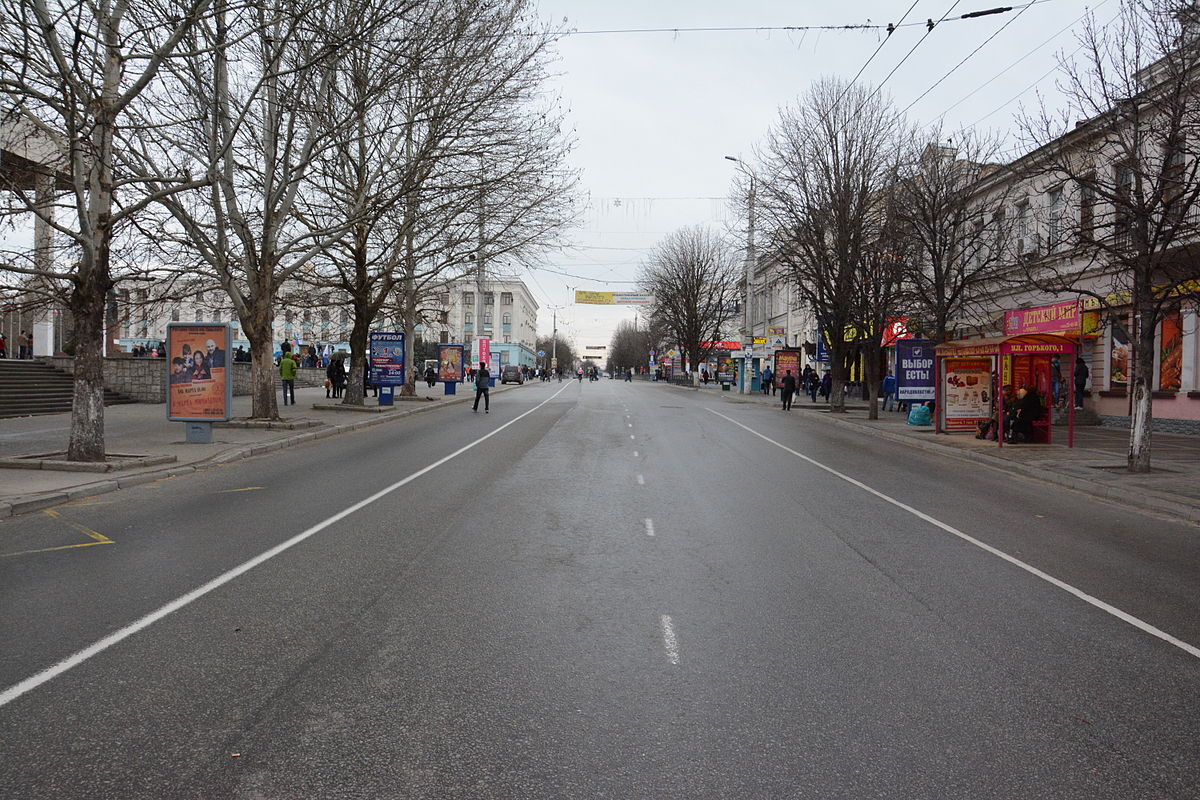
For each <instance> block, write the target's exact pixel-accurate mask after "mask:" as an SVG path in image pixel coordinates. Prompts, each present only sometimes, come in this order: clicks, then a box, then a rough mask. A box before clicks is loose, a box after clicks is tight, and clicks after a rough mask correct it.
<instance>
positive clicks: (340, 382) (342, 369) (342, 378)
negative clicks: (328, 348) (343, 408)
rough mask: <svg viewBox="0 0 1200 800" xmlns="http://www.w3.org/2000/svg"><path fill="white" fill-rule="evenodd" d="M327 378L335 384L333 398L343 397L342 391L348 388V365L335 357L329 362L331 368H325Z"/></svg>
mask: <svg viewBox="0 0 1200 800" xmlns="http://www.w3.org/2000/svg"><path fill="white" fill-rule="evenodd" d="M325 377H326V378H329V382H330V383H332V384H333V396H334V397H335V398H338V397H341V396H342V390H343V389H345V388H346V365H345V364H343V363H342V359H340V358H336V357H334V358H331V359H330V360H329V366H328V367H326V368H325Z"/></svg>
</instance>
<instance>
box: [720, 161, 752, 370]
mask: <svg viewBox="0 0 1200 800" xmlns="http://www.w3.org/2000/svg"><path fill="white" fill-rule="evenodd" d="M725 158H726V160H728V161H732V162H734V163H735V164H737V165H738V167H739V168H740V169H742V170H745V172H746V175H747V176H749V178H750V192H749V195H748V197H747V201H748V202H747V205H748V209H747V221H746V261H745V264H744V265H743V267H742V293H743V295H744V296H745V298H746V299H745V301H744V303H743V305H742V349H743V350H745V349H747V343H749V345H750V347H753V345H754V328H753V326H752V323H751V319H750V272H751V270H752V269H754V266H755V254H754V211H755V209H754V202H755V192H756V190H757V185H756V184H757V181H756V179H755V175H754V170H752V169H750V168H749V167H747V166H746V162H744V161H742V160H741V159H740V158H734V157H733V156H725ZM753 364H754V359H752V358H746V359H745V360H744V362H743V368H742V394H750V375H751V370H752V366H753Z"/></svg>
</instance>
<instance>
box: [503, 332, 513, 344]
mask: <svg viewBox="0 0 1200 800" xmlns="http://www.w3.org/2000/svg"><path fill="white" fill-rule="evenodd" d="M504 343H505V344H512V337H511V336H509V335H508V334H505V335H504Z"/></svg>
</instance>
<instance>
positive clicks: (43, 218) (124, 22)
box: [0, 0, 210, 461]
mask: <svg viewBox="0 0 1200 800" xmlns="http://www.w3.org/2000/svg"><path fill="white" fill-rule="evenodd" d="M209 4H210V0H154V1H153V2H129V0H117V1H116V2H112V3H90V2H82V0H80V1H79V2H72V1H71V0H60V2H53V1H51V2H47V0H37V1H36V2H28V1H27V0H4V2H3V4H2V5H0V18H2V19H3V20H4V24H3V25H2V26H0V53H2V58H3V60H4V62H5V67H4V69H3V71H0V93H2V95H3V97H4V100H5V103H6V108H5V111H4V123H5V124H6V125H8V126H13V127H14V128H23V129H24V130H27V131H28V132H29V135H30V136H31V137H34V138H35V139H36V140H37V141H39V142H41V143H42V145H43V147H42V148H41V149H42V150H43V152H44V153H45V155H46V158H45V159H44V160H37V161H34V162H31V163H30V164H29V166H28V175H29V176H30V177H32V180H31V181H30V184H31V185H27V184H24V183H20V182H16V183H9V184H8V185H6V186H4V187H3V188H5V189H7V190H9V191H10V192H12V193H13V194H14V195H15V196H16V197H17V198H18V199H19V205H18V208H19V209H20V210H22V211H24V212H26V213H30V214H32V215H34V216H35V217H36V218H37V219H38V220H40V222H41V224H42V225H44V226H45V229H46V230H47V231H52V232H53V233H56V234H58V235H60V236H62V237H64V238H65V240H66V241H67V242H68V246H67V248H66V251H65V252H63V253H61V254H60V255H59V256H58V257H57V258H53V257H48V256H47V254H48V252H49V251H50V249H51V248H50V244H49V241H48V240H46V239H43V240H42V241H39V242H37V243H35V253H34V256H33V257H32V258H29V259H14V260H12V261H10V262H9V263H8V264H7V265H6V266H5V270H6V271H7V272H9V273H10V274H15V275H23V276H27V277H28V278H30V279H31V280H30V282H29V284H27V285H29V286H31V287H32V288H34V290H35V291H40V292H43V293H45V294H48V295H52V296H56V297H57V299H58V300H59V301H60V302H61V303H62V304H63V305H64V306H65V307H66V308H67V310H68V311H69V313H70V315H71V319H72V323H73V328H74V339H75V365H74V377H75V391H74V396H73V399H72V413H71V433H70V439H69V442H68V445H67V458H68V459H70V460H72V461H103V460H104V457H105V449H104V361H103V338H104V330H103V329H104V309H105V300H106V298H107V296H108V294H109V292H110V290H111V289H112V288H113V286H114V285H115V283H116V280H117V276H115V275H114V268H113V258H112V255H113V252H112V251H113V242H114V239H115V237H117V236H119V235H120V232H121V230H122V228H123V227H124V226H127V225H128V224H129V222H130V220H131V219H133V218H134V217H135V216H136V215H137V214H138V213H139V212H140V211H141V210H142V209H143V208H145V207H146V205H147V204H149V203H151V202H153V201H154V200H155V199H157V198H161V197H162V196H164V195H167V194H170V193H172V192H178V191H182V190H184V189H186V188H188V187H190V186H197V185H200V184H202V183H203V181H202V180H197V181H189V180H188V179H186V178H183V179H178V178H176V179H173V180H159V181H156V182H154V185H153V186H149V185H148V184H147V182H146V181H143V180H140V179H139V178H138V177H137V176H132V175H126V174H123V173H122V172H121V170H120V169H119V163H120V153H121V151H122V149H123V148H124V147H125V146H126V142H127V141H128V138H129V137H130V136H131V135H136V132H137V131H139V130H145V129H147V128H148V127H150V126H151V125H152V124H153V121H152V120H150V119H148V118H146V117H145V116H143V115H141V113H140V111H139V109H138V107H137V105H136V104H135V101H136V100H137V99H138V97H139V95H141V94H142V93H143V92H145V91H146V90H147V88H148V87H150V86H151V84H152V82H154V81H156V80H157V79H158V77H159V74H160V72H161V71H162V69H163V66H164V64H168V63H169V62H170V60H171V59H172V58H173V57H175V55H176V54H177V52H178V51H179V49H180V46H181V44H183V43H184V42H185V41H186V40H187V37H188V36H189V34H190V32H191V31H192V30H193V29H194V28H195V27H196V26H197V25H198V24H199V23H200V22H201V21H202V20H203V19H204V15H205V14H206V12H207V9H208V7H209ZM39 227H40V226H39ZM47 238H48V237H47Z"/></svg>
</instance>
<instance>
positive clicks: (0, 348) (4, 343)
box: [0, 333, 8, 358]
mask: <svg viewBox="0 0 1200 800" xmlns="http://www.w3.org/2000/svg"><path fill="white" fill-rule="evenodd" d="M0 358H8V339H6V338H5V337H4V334H3V333H0Z"/></svg>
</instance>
